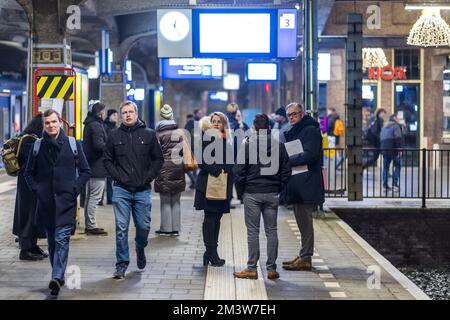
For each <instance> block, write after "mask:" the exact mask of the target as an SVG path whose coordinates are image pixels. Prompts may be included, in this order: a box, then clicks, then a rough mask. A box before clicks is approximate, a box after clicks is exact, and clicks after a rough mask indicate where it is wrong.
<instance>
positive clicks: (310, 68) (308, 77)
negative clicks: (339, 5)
mask: <svg viewBox="0 0 450 320" xmlns="http://www.w3.org/2000/svg"><path fill="white" fill-rule="evenodd" d="M303 32H304V34H303V104H304V106H305V108H306V110H309V111H311V112H316V111H317V110H318V103H317V95H318V89H319V82H318V80H317V72H318V71H317V70H318V68H317V62H318V43H319V41H318V36H317V1H313V0H305V1H304V2H303Z"/></svg>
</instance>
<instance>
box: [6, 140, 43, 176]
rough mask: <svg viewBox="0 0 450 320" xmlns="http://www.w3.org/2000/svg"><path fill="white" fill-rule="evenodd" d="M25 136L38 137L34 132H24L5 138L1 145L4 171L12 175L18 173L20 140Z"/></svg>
mask: <svg viewBox="0 0 450 320" xmlns="http://www.w3.org/2000/svg"><path fill="white" fill-rule="evenodd" d="M26 137H33V138H34V139H35V140H36V139H37V138H38V137H37V136H36V135H34V134H24V135H22V136H17V137H13V138H11V139H9V140H7V141H6V142H5V144H4V145H3V149H2V161H3V164H4V165H5V170H6V173H7V174H8V175H10V176H12V177H17V176H18V175H19V171H20V165H19V153H20V148H21V146H22V141H23V140H24V138H26Z"/></svg>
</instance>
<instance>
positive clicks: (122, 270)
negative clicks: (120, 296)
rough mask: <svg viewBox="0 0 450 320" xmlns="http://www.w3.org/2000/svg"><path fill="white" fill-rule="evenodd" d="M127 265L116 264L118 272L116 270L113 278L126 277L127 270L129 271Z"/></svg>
mask: <svg viewBox="0 0 450 320" xmlns="http://www.w3.org/2000/svg"><path fill="white" fill-rule="evenodd" d="M127 267H128V266H127V265H126V264H124V265H118V266H116V272H114V275H113V278H114V279H117V280H120V279H124V278H125V271H127Z"/></svg>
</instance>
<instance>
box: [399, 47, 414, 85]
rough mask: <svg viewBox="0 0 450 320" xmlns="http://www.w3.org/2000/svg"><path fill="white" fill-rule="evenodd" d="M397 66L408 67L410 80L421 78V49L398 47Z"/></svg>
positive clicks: (407, 72)
mask: <svg viewBox="0 0 450 320" xmlns="http://www.w3.org/2000/svg"><path fill="white" fill-rule="evenodd" d="M395 67H406V78H407V79H408V80H419V79H420V50H419V49H396V50H395Z"/></svg>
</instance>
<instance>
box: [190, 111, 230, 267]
mask: <svg viewBox="0 0 450 320" xmlns="http://www.w3.org/2000/svg"><path fill="white" fill-rule="evenodd" d="M205 118H206V119H205ZM205 118H203V119H201V120H200V128H201V129H202V154H201V159H197V162H198V164H199V168H200V172H199V174H198V178H197V182H196V185H195V201H194V207H195V209H196V210H203V211H204V213H205V215H204V220H203V229H202V231H203V241H204V244H205V248H206V251H205V253H204V255H203V265H205V266H206V265H208V264H211V265H212V266H214V267H221V266H223V265H224V264H225V260H223V259H220V257H219V254H218V253H217V246H218V240H219V232H220V220H221V218H222V215H223V214H224V213H229V212H230V201H231V194H232V188H233V181H232V170H233V157H232V153H233V146H232V143H230V141H231V139H229V138H230V135H229V126H228V120H227V117H226V116H225V115H224V114H223V113H221V112H213V113H212V114H211V115H210V116H209V117H205ZM212 144H213V146H214V148H211V147H212V146H210V145H212ZM208 146H209V147H208ZM216 151H218V152H217V153H216ZM227 155H228V158H229V159H227ZM230 155H231V157H230ZM223 173H225V174H227V179H226V185H223V186H222V188H224V189H225V190H226V197H225V199H223V200H216V199H213V198H211V197H210V196H208V193H207V189H208V179H214V177H219V176H220V175H221V174H223Z"/></svg>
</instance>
